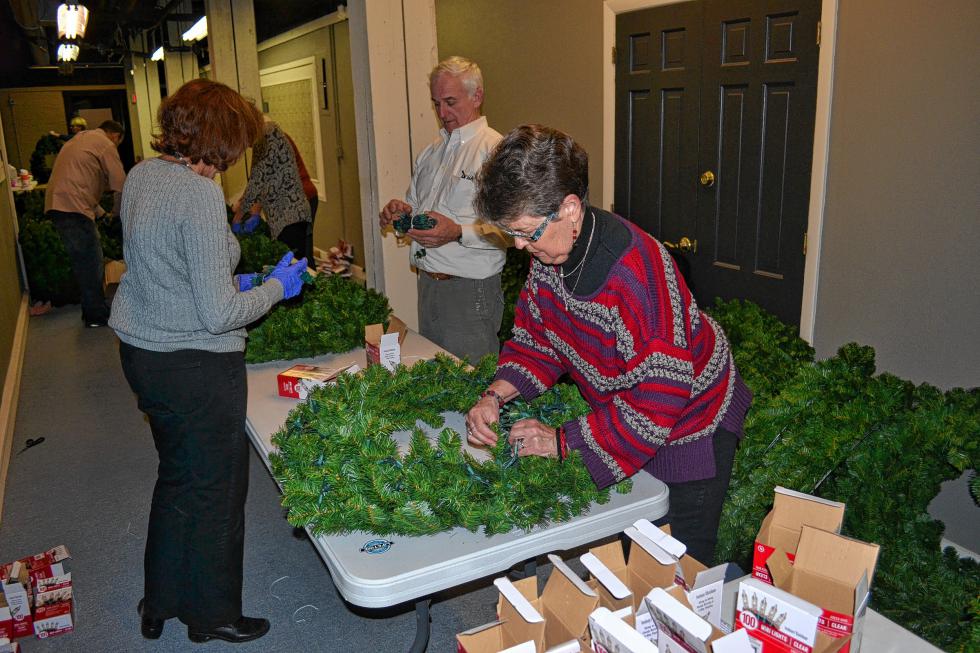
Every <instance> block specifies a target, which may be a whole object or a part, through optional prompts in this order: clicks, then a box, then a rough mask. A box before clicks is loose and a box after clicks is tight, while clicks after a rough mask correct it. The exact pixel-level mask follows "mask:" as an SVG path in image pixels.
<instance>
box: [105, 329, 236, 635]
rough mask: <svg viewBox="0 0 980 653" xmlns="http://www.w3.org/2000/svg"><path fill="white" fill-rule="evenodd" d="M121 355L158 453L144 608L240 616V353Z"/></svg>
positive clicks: (192, 615)
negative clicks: (158, 460)
mask: <svg viewBox="0 0 980 653" xmlns="http://www.w3.org/2000/svg"><path fill="white" fill-rule="evenodd" d="M119 355H120V359H121V360H122V367H123V371H124V372H125V374H126V380H127V381H128V382H129V385H130V387H131V388H132V389H133V391H134V392H135V393H136V395H137V398H138V403H139V408H140V410H141V411H143V412H144V413H145V414H146V416H147V417H148V418H149V422H150V430H151V431H152V433H153V442H154V444H155V445H156V449H157V453H158V454H159V457H160V464H159V468H158V474H157V482H156V486H155V487H154V488H153V501H152V504H151V508H150V524H149V530H148V533H147V537H146V552H145V556H144V575H145V578H144V582H145V586H144V599H145V603H144V611H145V614H148V615H149V616H152V617H159V618H163V619H169V618H170V617H177V618H179V619H180V620H181V621H182V622H184V623H185V624H187V625H188V626H194V627H199V628H210V627H213V626H218V625H221V624H227V623H234V622H235V621H236V620H237V619H238V618H239V617H240V616H241V615H242V560H243V554H244V536H245V496H246V494H247V492H248V464H249V461H248V441H247V439H246V434H245V405H246V397H247V394H248V389H247V385H246V384H247V382H246V377H245V358H244V354H242V353H241V352H233V353H213V352H207V351H200V350H193V349H185V350H181V351H176V352H168V353H162V352H154V351H147V350H145V349H139V348H137V347H132V346H130V345H128V344H126V343H120V346H119Z"/></svg>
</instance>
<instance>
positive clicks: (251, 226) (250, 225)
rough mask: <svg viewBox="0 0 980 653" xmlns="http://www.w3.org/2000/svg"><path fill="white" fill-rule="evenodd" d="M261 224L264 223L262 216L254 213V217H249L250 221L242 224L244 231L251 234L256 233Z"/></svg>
mask: <svg viewBox="0 0 980 653" xmlns="http://www.w3.org/2000/svg"><path fill="white" fill-rule="evenodd" d="M260 222H262V216H260V215H259V214H258V213H253V214H252V215H250V216H248V219H247V220H245V222H243V223H242V231H243V232H244V233H247V234H250V233H252V232H253V231H255V229H256V227H258V226H259V223H260Z"/></svg>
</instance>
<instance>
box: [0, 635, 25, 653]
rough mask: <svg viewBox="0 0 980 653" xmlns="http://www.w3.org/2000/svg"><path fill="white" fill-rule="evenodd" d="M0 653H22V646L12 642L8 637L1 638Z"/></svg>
mask: <svg viewBox="0 0 980 653" xmlns="http://www.w3.org/2000/svg"><path fill="white" fill-rule="evenodd" d="M0 653H20V644H18V643H17V642H11V641H10V639H8V638H6V637H0Z"/></svg>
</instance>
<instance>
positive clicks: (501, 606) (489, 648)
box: [456, 577, 545, 653]
mask: <svg viewBox="0 0 980 653" xmlns="http://www.w3.org/2000/svg"><path fill="white" fill-rule="evenodd" d="M493 584H494V585H496V586H497V589H498V590H500V597H499V598H498V599H497V621H495V622H493V623H489V624H485V625H483V626H478V627H476V628H473V629H471V630H467V631H465V632H462V633H459V634H458V635H456V650H457V651H458V653H498V651H501V650H502V649H505V648H508V647H511V646H517V645H518V644H524V643H525V642H532V643H533V645H534V650H535V651H537V653H542V652H543V651H544V646H545V644H544V641H545V640H544V637H545V635H544V631H545V621H544V617H542V616H541V613H540V612H538V610H537V608H536V607H535V606H534V605H533V604H532V601H537V598H538V597H537V594H538V579H537V577H532V578H525V579H523V580H519V581H516V582H514V583H511V582H510V581H509V580H507V579H506V578H498V579H497V580H495V581H494V582H493Z"/></svg>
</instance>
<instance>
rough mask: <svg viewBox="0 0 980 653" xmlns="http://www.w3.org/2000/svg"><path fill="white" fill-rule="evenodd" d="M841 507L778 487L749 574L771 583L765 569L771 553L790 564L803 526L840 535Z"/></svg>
mask: <svg viewBox="0 0 980 653" xmlns="http://www.w3.org/2000/svg"><path fill="white" fill-rule="evenodd" d="M843 521H844V504H843V503H838V502H836V501H828V500H827V499H821V498H820V497H815V496H812V495H810V494H804V493H802V492H796V491H794V490H788V489H786V488H784V487H779V486H777V487H776V489H775V492H774V498H773V504H772V510H771V511H769V514H768V515H766V517H765V519H763V520H762V526H761V527H760V528H759V534H758V535H757V536H756V538H755V546H754V547H753V552H752V575H753V576H755V577H756V578H758V579H760V580H762V581H765V582H767V583H770V584H771V583H772V576H771V574H770V572H769V569H768V567H767V563H768V561H769V559H770V558H771V557H772V556H773V554H774V553H777V552H778V553H779V554H780V557H781V558H786V559H787V560H788V561H789V562H791V563H792V562H793V559H794V558H795V557H796V548H797V545H798V544H799V541H800V529H801V528H803V526H804V525H808V526H814V527H816V528H821V529H823V530H825V531H831V532H834V533H839V532H840V527H841V524H842V523H843Z"/></svg>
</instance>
